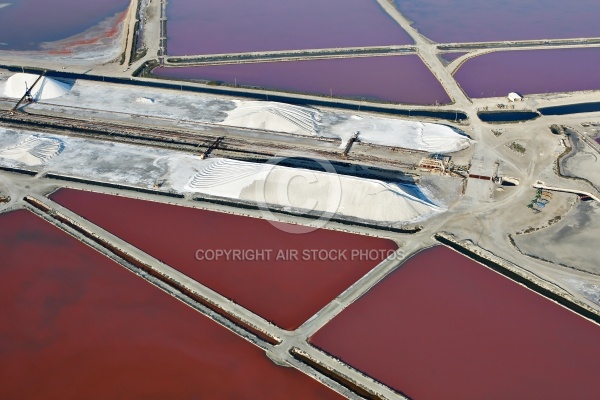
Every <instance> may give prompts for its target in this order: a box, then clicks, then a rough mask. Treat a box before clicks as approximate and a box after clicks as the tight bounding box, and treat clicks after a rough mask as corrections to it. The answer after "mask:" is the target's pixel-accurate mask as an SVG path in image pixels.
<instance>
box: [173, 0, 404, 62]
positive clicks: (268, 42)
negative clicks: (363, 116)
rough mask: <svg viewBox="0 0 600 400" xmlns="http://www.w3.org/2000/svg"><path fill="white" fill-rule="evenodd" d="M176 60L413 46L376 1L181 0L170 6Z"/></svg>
mask: <svg viewBox="0 0 600 400" xmlns="http://www.w3.org/2000/svg"><path fill="white" fill-rule="evenodd" d="M167 35H168V40H167V53H168V54H169V55H173V56H181V55H193V54H221V53H236V52H249V51H265V50H296V49H320V48H335V47H349V46H352V47H359V46H381V45H398V44H410V43H412V39H411V38H410V37H409V36H408V34H407V33H406V32H405V31H404V30H403V29H402V28H401V27H400V26H399V25H398V24H397V23H396V22H395V21H394V20H393V19H392V18H391V17H390V16H389V15H387V14H386V13H385V12H384V11H383V9H382V8H381V7H380V6H379V5H378V4H377V2H376V1H374V0H367V1H365V0H327V1H322V0H303V1H296V0H261V1H259V2H255V1H247V0H229V1H221V0H204V1H202V2H198V1H196V0H177V1H169V2H168V3H167Z"/></svg>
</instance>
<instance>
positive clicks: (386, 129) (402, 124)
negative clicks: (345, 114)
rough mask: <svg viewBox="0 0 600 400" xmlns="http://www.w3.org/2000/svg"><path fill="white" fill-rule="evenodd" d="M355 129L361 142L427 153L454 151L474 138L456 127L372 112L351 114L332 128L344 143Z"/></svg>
mask: <svg viewBox="0 0 600 400" xmlns="http://www.w3.org/2000/svg"><path fill="white" fill-rule="evenodd" d="M356 131H359V132H360V134H359V140H360V141H361V142H366V143H372V144H378V145H382V146H392V147H402V148H404V149H410V150H419V151H425V152H428V153H452V152H455V151H460V150H463V149H466V148H467V147H469V146H470V145H471V140H470V139H469V138H468V137H467V136H465V135H462V134H460V133H458V132H457V131H456V130H455V129H454V128H452V127H450V126H447V125H441V124H435V123H430V122H418V121H406V120H401V119H392V118H381V117H370V116H369V117H363V118H350V119H348V120H347V121H345V122H342V123H341V124H337V125H334V126H332V128H331V133H333V134H335V135H336V136H339V137H340V138H341V139H342V142H343V143H342V146H345V143H346V141H348V139H350V137H351V136H352V134H353V133H354V132H356Z"/></svg>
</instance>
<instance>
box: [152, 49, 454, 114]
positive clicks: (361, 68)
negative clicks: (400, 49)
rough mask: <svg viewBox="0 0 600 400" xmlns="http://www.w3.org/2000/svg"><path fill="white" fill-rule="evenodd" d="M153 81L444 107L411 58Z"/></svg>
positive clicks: (254, 67) (179, 74) (206, 70)
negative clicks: (203, 82)
mask: <svg viewBox="0 0 600 400" xmlns="http://www.w3.org/2000/svg"><path fill="white" fill-rule="evenodd" d="M153 73H154V74H156V75H158V76H164V77H169V78H178V79H204V80H213V81H223V82H226V83H229V84H234V83H236V82H237V84H238V85H248V86H259V87H264V88H269V89H280V90H287V91H293V92H300V93H312V94H320V95H325V96H330V95H333V97H352V98H356V99H375V100H383V101H389V102H394V103H410V104H435V102H436V101H437V102H438V103H448V102H449V101H450V98H449V97H448V95H447V94H446V92H445V91H444V88H443V87H442V85H441V84H440V83H439V82H438V81H437V79H436V78H435V77H434V76H433V74H432V73H431V72H430V71H429V69H428V68H427V67H426V66H425V64H423V62H422V61H421V59H420V58H419V57H418V56H416V55H405V56H387V57H359V58H336V59H329V60H309V61H289V62H270V63H255V64H233V65H218V66H206V67H182V68H156V69H155V70H154V71H153Z"/></svg>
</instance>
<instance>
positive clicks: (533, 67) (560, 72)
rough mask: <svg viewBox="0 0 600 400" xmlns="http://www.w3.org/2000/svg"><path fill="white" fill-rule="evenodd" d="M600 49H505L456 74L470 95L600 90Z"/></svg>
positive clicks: (474, 61) (466, 65)
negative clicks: (599, 68)
mask: <svg viewBox="0 0 600 400" xmlns="http://www.w3.org/2000/svg"><path fill="white" fill-rule="evenodd" d="M598 65H600V48H588V49H555V50H532V51H502V52H496V53H491V54H484V55H482V56H479V57H475V58H471V59H469V60H468V61H466V62H465V63H464V64H463V65H462V66H461V67H460V68H459V69H458V71H457V72H456V74H455V75H454V76H455V78H456V80H457V81H458V83H459V84H460V85H461V86H462V88H463V89H464V90H465V91H466V92H467V94H468V95H469V96H470V97H495V96H505V95H508V93H510V92H518V93H521V94H533V93H554V92H573V91H579V90H598V89H600V74H598Z"/></svg>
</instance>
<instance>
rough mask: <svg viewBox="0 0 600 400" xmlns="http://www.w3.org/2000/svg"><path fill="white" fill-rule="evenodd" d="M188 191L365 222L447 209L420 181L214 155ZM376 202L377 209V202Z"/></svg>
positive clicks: (417, 217) (408, 218) (404, 219)
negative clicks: (404, 181)
mask: <svg viewBox="0 0 600 400" xmlns="http://www.w3.org/2000/svg"><path fill="white" fill-rule="evenodd" d="M185 189H186V190H189V191H192V192H199V193H205V194H209V195H213V196H218V197H226V198H231V199H240V200H245V201H249V202H254V203H257V204H264V203H266V204H269V205H274V206H279V207H283V208H285V209H291V210H297V211H300V212H305V211H307V210H314V211H316V212H318V213H337V214H338V215H342V216H346V217H353V218H358V219H361V220H367V221H374V222H379V223H381V222H385V223H390V224H392V223H402V222H417V221H420V220H423V219H425V218H428V217H429V216H431V215H432V214H435V213H437V212H440V211H442V209H441V208H440V207H438V206H437V205H435V204H433V202H431V201H430V200H429V199H427V198H426V197H425V196H424V195H422V194H421V195H419V194H420V191H419V190H418V187H416V186H415V185H394V184H389V183H386V182H382V181H378V180H374V179H365V178H357V177H351V176H343V175H336V174H331V173H326V172H318V171H310V170H305V169H296V168H289V167H282V166H274V165H270V164H255V163H250V162H244V161H236V160H230V159H210V160H207V162H206V163H205V164H204V165H203V167H202V168H201V169H200V170H199V171H198V172H197V173H196V174H195V175H194V176H192V177H191V178H190V180H189V181H188V183H187V185H186V186H185ZM374 204H376V205H377V207H374V206H373V205H374Z"/></svg>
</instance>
